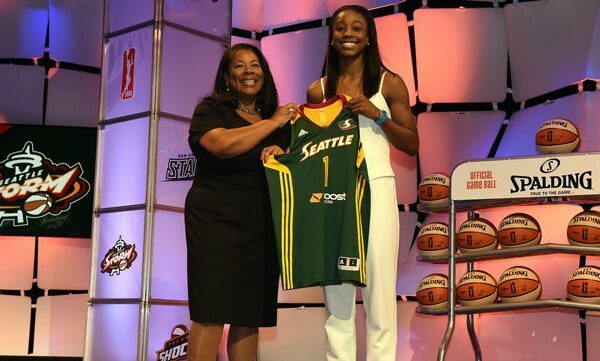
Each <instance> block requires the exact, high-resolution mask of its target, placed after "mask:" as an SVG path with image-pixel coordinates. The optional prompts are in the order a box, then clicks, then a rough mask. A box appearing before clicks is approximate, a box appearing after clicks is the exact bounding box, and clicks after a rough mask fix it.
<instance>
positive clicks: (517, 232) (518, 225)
mask: <svg viewBox="0 0 600 361" xmlns="http://www.w3.org/2000/svg"><path fill="white" fill-rule="evenodd" d="M497 237H498V243H499V244H500V247H502V248H511V247H525V246H533V245H536V244H539V243H540V240H541V239H542V230H541V228H540V224H539V223H538V221H536V220H535V218H533V217H532V216H530V215H529V214H525V213H513V214H510V215H508V216H506V217H505V218H504V219H503V220H502V221H500V224H499V225H498V234H497Z"/></svg>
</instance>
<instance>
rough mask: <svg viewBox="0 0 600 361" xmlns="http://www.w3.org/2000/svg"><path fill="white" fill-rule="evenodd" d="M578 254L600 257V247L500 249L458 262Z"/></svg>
mask: <svg viewBox="0 0 600 361" xmlns="http://www.w3.org/2000/svg"><path fill="white" fill-rule="evenodd" d="M554 253H563V254H578V255H582V256H600V247H591V246H571V245H568V244H555V243H544V244H538V245H535V246H527V247H515V248H500V249H493V250H490V251H481V252H473V253H457V254H456V257H454V259H455V260H456V262H473V261H482V260H487V259H501V258H513V257H526V256H538V255H543V254H554ZM417 260H419V261H422V262H431V263H447V262H448V256H435V257H434V256H418V257H417Z"/></svg>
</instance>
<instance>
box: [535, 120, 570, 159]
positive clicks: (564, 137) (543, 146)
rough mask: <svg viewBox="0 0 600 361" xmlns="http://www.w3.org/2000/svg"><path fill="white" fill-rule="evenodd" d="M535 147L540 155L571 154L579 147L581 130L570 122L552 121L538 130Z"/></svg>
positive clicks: (545, 123)
mask: <svg viewBox="0 0 600 361" xmlns="http://www.w3.org/2000/svg"><path fill="white" fill-rule="evenodd" d="M535 145H536V147H537V150H538V153H540V154H554V153H570V152H572V151H574V150H576V149H577V147H578V146H579V129H577V127H576V126H575V124H573V123H572V122H571V121H570V120H567V119H563V118H554V119H550V120H548V121H546V122H544V124H542V126H541V127H540V129H538V131H537V133H536V135H535Z"/></svg>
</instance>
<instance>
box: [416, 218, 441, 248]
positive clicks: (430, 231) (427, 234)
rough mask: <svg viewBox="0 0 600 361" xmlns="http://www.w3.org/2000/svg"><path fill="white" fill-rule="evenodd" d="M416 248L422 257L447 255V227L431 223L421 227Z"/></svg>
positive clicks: (438, 223) (439, 223)
mask: <svg viewBox="0 0 600 361" xmlns="http://www.w3.org/2000/svg"><path fill="white" fill-rule="evenodd" d="M417 248H418V249H419V254H421V255H422V256H445V255H447V254H448V225H447V224H446V223H442V222H432V223H429V224H428V225H426V226H423V228H421V230H420V231H419V234H418V235H417Z"/></svg>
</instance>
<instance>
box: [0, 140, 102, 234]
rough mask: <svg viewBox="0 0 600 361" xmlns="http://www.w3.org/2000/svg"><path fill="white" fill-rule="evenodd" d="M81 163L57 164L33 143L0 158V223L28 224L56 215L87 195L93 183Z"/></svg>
mask: <svg viewBox="0 0 600 361" xmlns="http://www.w3.org/2000/svg"><path fill="white" fill-rule="evenodd" d="M82 174H83V169H82V168H81V165H80V164H79V163H77V164H75V165H68V164H64V163H60V164H56V163H54V162H53V161H52V160H51V159H48V158H47V157H46V156H45V155H44V154H43V153H40V152H36V151H35V150H34V148H33V143H32V142H27V143H25V145H24V146H23V149H21V150H20V151H17V152H14V153H11V154H9V155H8V156H7V157H6V159H5V160H3V161H0V225H1V224H2V223H3V222H4V221H7V222H12V223H13V225H14V226H27V224H28V221H27V220H28V219H29V218H42V217H46V216H49V215H50V216H57V215H59V214H60V213H61V212H65V211H68V210H69V209H70V208H71V203H74V202H77V201H78V200H80V199H82V198H83V197H85V195H86V194H88V192H89V190H90V184H89V183H88V181H86V180H85V179H83V178H82V177H81V175H82Z"/></svg>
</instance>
